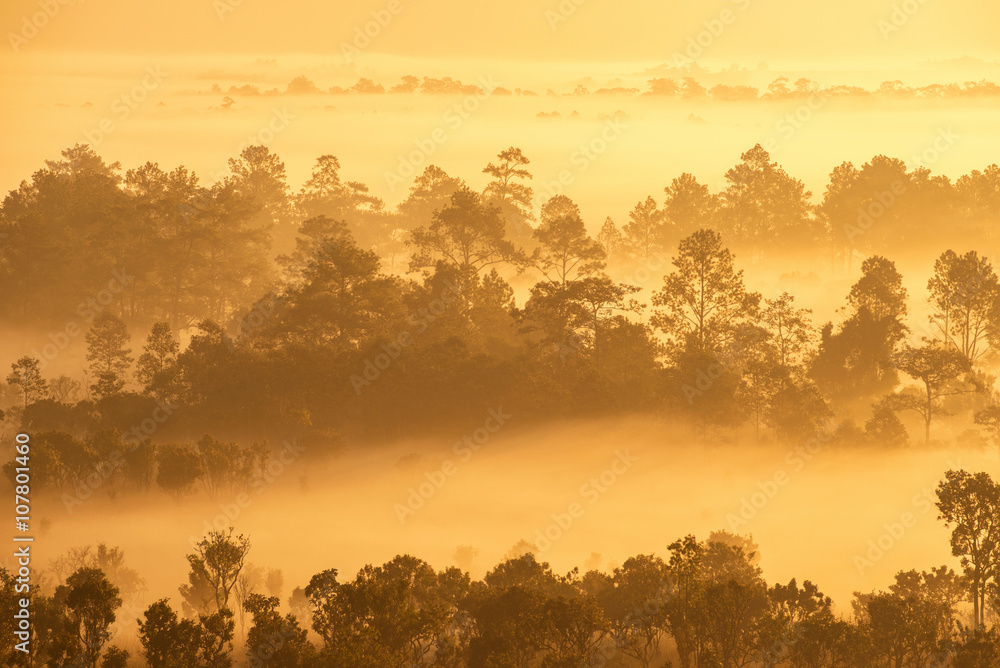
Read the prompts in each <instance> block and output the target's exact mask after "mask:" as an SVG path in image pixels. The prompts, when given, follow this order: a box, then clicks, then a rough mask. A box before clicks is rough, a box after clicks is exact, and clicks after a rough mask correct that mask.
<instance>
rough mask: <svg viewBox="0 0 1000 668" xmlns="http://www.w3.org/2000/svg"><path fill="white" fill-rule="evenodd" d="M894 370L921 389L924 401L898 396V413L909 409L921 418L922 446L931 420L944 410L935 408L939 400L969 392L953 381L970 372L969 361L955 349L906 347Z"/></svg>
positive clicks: (929, 346) (938, 346)
mask: <svg viewBox="0 0 1000 668" xmlns="http://www.w3.org/2000/svg"><path fill="white" fill-rule="evenodd" d="M896 364H897V366H898V367H899V368H900V369H901V370H902V371H903V372H904V373H906V374H907V375H909V376H910V377H912V378H914V379H915V380H918V381H921V382H922V383H923V385H924V388H923V400H920V401H918V400H917V397H916V396H914V395H913V394H907V393H905V391H904V392H903V393H900V394H899V395H898V396H899V402H900V403H899V404H898V405H897V406H898V409H906V408H911V409H913V410H916V411H917V412H918V413H920V415H921V417H923V418H924V444H925V445H927V444H929V443H930V440H931V420H932V418H933V417H934V415H935V414H941V413H942V411H943V409H942V408H941V407H940V406H938V405H937V402H938V400H939V399H940V398H942V397H946V396H952V395H955V394H965V393H967V392H969V391H970V390H969V388H968V387H966V386H963V385H960V384H957V383H956V382H955V381H956V380H957V379H958V377H959V376H961V375H962V374H965V373H968V372H969V371H971V370H972V368H971V364H970V362H969V358H968V357H966V356H965V355H964V354H963V353H962V352H961V351H959V350H956V349H955V348H950V347H949V348H946V347H944V346H941V345H937V344H933V343H931V344H926V345H923V346H921V347H919V348H914V347H912V346H905V347H904V348H903V350H902V351H900V353H899V354H898V355H896Z"/></svg>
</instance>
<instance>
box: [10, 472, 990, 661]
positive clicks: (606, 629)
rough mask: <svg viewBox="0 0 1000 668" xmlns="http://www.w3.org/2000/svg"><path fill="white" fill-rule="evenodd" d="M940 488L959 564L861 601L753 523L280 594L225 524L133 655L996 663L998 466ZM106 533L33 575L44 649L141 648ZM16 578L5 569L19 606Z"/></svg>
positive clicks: (122, 655)
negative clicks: (786, 568) (577, 557)
mask: <svg viewBox="0 0 1000 668" xmlns="http://www.w3.org/2000/svg"><path fill="white" fill-rule="evenodd" d="M936 505H937V508H938V511H939V513H940V515H939V517H940V519H942V520H943V521H944V522H945V524H946V525H947V526H948V527H949V528H951V530H952V534H951V545H952V553H953V555H954V556H956V557H959V558H960V560H961V565H962V572H961V573H956V572H955V571H954V570H952V569H950V568H948V567H947V566H941V567H937V568H932V569H931V570H930V571H922V572H918V571H916V570H909V571H900V572H898V573H897V574H896V576H895V581H894V582H893V583H892V584H891V585H890V586H889V587H888V589H887V590H878V591H872V592H868V593H863V592H855V595H854V600H853V601H852V604H851V607H852V614H851V615H837V614H835V612H834V610H833V605H832V601H831V599H830V598H829V597H827V596H825V595H824V594H823V593H822V591H821V590H820V589H819V587H818V586H817V585H816V584H814V583H813V582H811V581H809V580H805V581H803V582H801V584H800V583H799V582H798V581H797V580H796V579H794V578H793V579H792V580H790V581H789V582H788V583H787V584H782V583H775V584H768V583H767V582H766V581H765V580H764V578H763V575H762V572H761V569H760V566H759V561H760V556H759V554H758V552H759V548H758V546H757V545H756V544H755V543H754V542H753V540H752V538H750V537H745V536H738V535H735V534H732V533H730V532H727V531H717V532H713V533H712V534H711V535H710V536H709V538H708V539H707V540H705V541H699V540H697V539H696V538H695V536H692V535H688V536H685V537H683V538H681V539H678V540H676V541H674V542H673V543H671V544H670V545H669V546H668V547H667V554H666V556H665V557H660V556H657V555H656V554H640V555H636V556H633V557H631V558H629V559H626V560H625V561H624V563H622V564H621V565H620V566H617V567H615V568H613V569H612V570H610V572H603V571H600V570H597V569H590V570H587V571H586V572H583V573H581V572H580V570H579V569H576V568H574V569H573V570H572V571H570V572H569V573H567V574H565V575H560V574H558V573H556V572H554V571H553V570H552V568H551V567H550V565H549V564H548V563H545V562H540V561H539V560H538V559H537V558H536V556H535V550H534V548H533V547H532V546H530V545H528V544H526V543H525V542H524V541H522V542H521V543H520V544H519V545H516V546H514V548H512V549H511V551H510V553H508V555H507V556H506V557H505V558H504V560H503V561H502V562H501V563H499V564H497V565H496V566H495V567H493V568H492V569H490V570H489V571H488V572H487V573H486V575H485V577H484V578H483V579H482V580H473V579H472V578H471V577H470V574H469V572H468V567H469V564H470V563H471V561H472V559H474V558H475V556H476V555H477V550H475V548H472V547H471V546H462V547H460V548H458V549H457V550H456V551H455V555H454V558H455V560H456V562H458V563H459V564H460V565H461V566H464V568H463V567H456V566H452V567H448V568H445V569H444V570H441V571H437V570H435V569H434V568H433V567H432V566H431V565H430V564H428V563H427V562H425V561H423V560H421V559H418V558H416V557H413V556H410V555H399V556H397V557H395V558H394V559H392V560H391V561H389V562H387V563H385V564H382V565H381V566H374V565H371V564H369V565H366V566H364V567H363V568H361V569H360V571H359V572H358V573H357V575H356V576H355V577H354V578H353V579H351V578H346V579H342V578H341V577H340V574H339V573H338V571H337V570H336V569H335V568H331V569H327V570H323V571H322V572H319V573H317V574H315V575H314V576H312V578H311V579H310V580H309V582H308V584H306V585H305V586H304V587H296V588H295V589H294V590H293V591H292V593H291V595H290V596H289V598H288V599H287V610H289V612H285V613H284V614H283V608H282V604H281V600H280V593H281V589H282V584H283V578H282V576H281V573H280V571H274V570H272V571H270V572H268V573H267V574H266V575H265V574H264V572H263V570H262V569H260V568H256V567H253V566H252V565H250V563H249V561H248V556H249V554H250V550H251V541H250V538H249V537H246V536H243V535H239V534H235V532H234V529H233V528H232V527H230V528H228V529H223V530H214V529H213V530H210V531H209V532H208V534H207V535H206V536H205V537H204V538H203V539H202V540H201V541H199V542H198V543H197V544H195V545H194V546H193V547H194V549H193V551H192V552H191V553H190V554H189V555H187V561H188V564H189V567H190V569H189V574H188V582H187V583H185V584H183V585H181V586H180V588H179V590H178V593H179V595H180V596H179V599H180V604H181V605H180V611H181V612H180V614H179V613H178V610H177V609H176V608H175V606H174V605H172V604H171V601H170V599H167V598H164V599H160V600H158V601H156V602H154V603H152V604H151V605H149V606H148V607H146V608H145V610H144V611H142V612H141V615H140V614H139V613H138V610H135V614H136V619H135V622H136V624H137V635H138V639H139V644H140V645H141V651H140V652H138V655H139V656H138V657H135V658H138V659H139V660H140V661H142V663H141V664H140V665H145V666H149V667H150V668H173V667H178V668H180V667H182V666H183V667H184V668H191V667H196V666H203V667H205V668H229V667H230V666H232V665H234V663H235V664H238V665H246V666H253V667H260V668H264V667H266V668H295V667H297V666H303V667H305V666H338V667H340V666H353V667H357V668H364V667H366V666H370V667H371V668H386V667H387V666H399V667H403V666H440V667H452V668H463V667H465V666H495V667H500V666H510V667H518V668H528V667H529V666H545V667H557V666H562V667H566V668H569V667H571V666H572V667H574V668H575V667H579V666H643V667H644V668H649V667H650V666H670V665H678V666H681V667H682V668H751V667H753V668H757V667H765V666H766V667H769V668H779V667H789V668H878V667H882V666H893V667H894V668H926V667H928V666H942V667H945V666H951V667H953V668H992V667H995V666H996V665H997V664H998V662H1000V625H998V619H1000V588H998V584H1000V569H998V565H1000V533H998V531H1000V530H998V527H997V523H996V518H997V517H998V516H1000V485H998V484H997V483H996V482H994V481H993V480H992V478H990V476H989V475H987V474H985V473H969V472H966V471H948V472H947V474H946V476H945V479H944V480H942V481H941V482H940V484H939V485H938V487H937V500H936ZM99 547H100V549H99V550H98V553H97V555H90V554H89V551H88V550H82V551H81V550H78V551H77V554H76V555H75V556H76V563H80V564H81V565H80V566H79V567H78V568H77V569H76V570H75V571H73V573H72V574H71V575H69V576H68V577H66V578H65V581H64V582H62V581H60V584H58V585H57V586H56V587H55V589H54V592H53V593H52V594H51V595H44V594H40V593H38V592H34V593H33V594H32V608H31V609H32V614H33V627H32V628H33V636H32V647H33V651H34V654H33V660H34V662H35V663H33V664H30V665H80V666H90V667H92V668H96V666H98V662H100V666H102V668H115V667H117V668H122V667H124V666H126V665H128V664H127V661H128V660H129V653H128V652H127V651H126V650H124V649H122V648H121V647H120V646H118V645H115V644H112V642H113V641H114V640H115V634H116V630H117V629H118V627H116V626H115V622H116V619H117V618H118V616H119V615H120V614H121V613H120V612H119V608H120V607H121V606H122V595H121V594H122V589H123V588H124V587H126V586H129V585H130V586H131V588H132V589H133V590H134V588H135V581H136V575H135V573H134V571H131V569H128V568H127V567H124V563H123V560H124V557H123V555H122V554H121V553H120V551H118V550H115V549H108V548H107V547H106V546H103V545H102V546H99ZM71 556H72V555H71ZM14 583H15V580H14V577H13V576H12V575H11V574H10V573H9V572H7V571H6V570H0V609H2V610H5V611H7V612H8V613H9V614H13V611H14V609H15V606H16V594H15V590H14ZM970 603H971V610H970V609H969V608H970V605H969V604H970ZM130 610H134V608H131V607H130ZM970 613H971V614H970ZM237 620H238V621H239V628H240V631H239V632H237V630H236V629H237ZM5 628H8V629H9V626H8V627H5ZM7 633H8V635H10V638H8V639H7V640H11V638H12V637H13V636H12V631H11V630H8V631H7ZM12 646H13V642H5V643H3V644H2V647H3V650H2V651H3V652H5V653H6V656H5V657H4V658H5V663H4V665H10V666H22V665H29V662H28V661H27V660H26V658H25V657H24V656H23V655H19V653H18V652H16V651H12V650H11V649H10V648H11V647H12ZM237 646H238V647H239V651H234V648H236V647H237ZM664 661H666V663H663V662H664ZM674 661H676V662H677V663H676V664H674V663H673V662H674Z"/></svg>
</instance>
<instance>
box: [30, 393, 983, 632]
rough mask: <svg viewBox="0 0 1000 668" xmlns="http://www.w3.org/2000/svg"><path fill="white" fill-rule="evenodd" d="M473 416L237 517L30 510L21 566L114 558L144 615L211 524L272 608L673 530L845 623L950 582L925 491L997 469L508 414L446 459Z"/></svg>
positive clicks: (954, 454) (292, 473)
mask: <svg viewBox="0 0 1000 668" xmlns="http://www.w3.org/2000/svg"><path fill="white" fill-rule="evenodd" d="M496 409H497V410H498V411H500V412H502V407H499V406H498V407H496ZM489 417H490V415H489V414H488V413H486V412H484V415H483V425H477V426H474V427H473V428H471V429H470V430H469V432H468V433H466V434H455V436H454V439H452V440H451V441H447V442H407V443H397V444H394V445H390V446H384V447H373V448H369V449H366V450H364V451H361V450H357V449H353V450H352V449H348V450H347V451H346V452H345V453H344V454H342V455H341V456H339V457H334V458H330V459H328V460H327V461H326V462H325V463H323V464H317V463H316V462H315V461H312V460H311V459H309V458H308V457H307V456H306V455H303V456H302V458H301V459H299V460H298V461H296V462H294V463H293V464H291V465H290V466H288V467H287V468H286V469H285V470H284V471H283V472H280V473H279V474H278V475H277V476H275V479H274V481H273V482H272V483H271V484H269V485H267V486H266V487H265V488H263V489H260V488H256V489H254V490H251V492H250V494H249V499H250V501H249V503H247V502H246V500H245V499H244V500H243V505H244V506H245V507H244V508H239V501H240V500H239V499H238V498H237V495H236V494H223V495H221V496H220V498H218V499H217V500H215V501H209V500H207V499H206V498H203V497H201V496H199V497H197V498H190V499H187V500H184V501H183V502H181V503H180V504H178V503H177V502H174V501H172V500H170V499H167V498H165V497H160V496H155V495H150V496H146V497H139V498H136V497H127V498H124V499H120V500H119V501H117V502H111V501H109V500H108V499H107V498H100V499H99V498H97V497H98V496H100V494H101V493H100V492H98V493H97V494H96V495H95V497H94V498H92V499H91V500H89V501H87V502H85V503H84V504H83V505H82V506H79V507H76V508H75V509H74V512H73V513H72V514H68V513H67V511H66V510H65V509H64V507H63V506H62V505H61V504H60V503H59V502H58V500H51V501H49V502H46V503H45V504H44V505H41V504H40V505H39V506H38V514H37V516H38V517H46V518H47V519H48V520H49V521H50V522H51V525H50V526H49V528H48V531H47V534H46V535H45V536H41V537H39V539H38V542H37V543H36V546H35V549H36V563H37V564H40V565H41V564H47V563H48V561H49V560H50V559H52V558H54V557H57V556H58V555H60V554H62V553H64V552H65V551H66V550H67V549H69V548H71V547H74V546H80V545H85V544H91V545H94V544H96V543H98V542H105V543H108V544H109V545H117V546H120V547H122V548H123V549H124V551H125V555H126V559H127V562H128V565H129V566H131V567H132V568H135V569H137V570H138V571H139V572H140V573H141V575H142V577H143V578H145V580H146V583H147V585H148V592H147V594H146V596H145V600H144V601H142V602H141V604H140V606H139V607H140V609H144V607H145V605H148V603H149V602H152V601H154V600H156V599H158V598H161V597H171V598H172V599H173V601H174V603H175V605H178V604H179V596H178V593H177V587H178V586H179V585H180V584H182V583H184V582H185V581H186V578H187V570H188V567H187V562H186V561H185V558H184V556H185V554H187V553H188V552H189V551H190V545H191V541H192V540H196V539H198V538H199V537H200V536H201V535H202V534H203V533H204V532H205V531H206V529H207V525H208V524H209V523H212V522H217V524H218V526H224V525H226V524H228V520H227V519H226V512H227V511H228V513H229V514H230V515H232V516H233V518H234V521H233V524H234V525H235V527H236V529H237V531H238V532H242V533H245V534H248V535H249V536H250V537H251V540H252V544H253V547H252V550H251V553H250V558H249V561H250V562H252V563H254V564H256V565H259V566H262V567H267V568H281V569H282V570H283V572H284V582H285V585H284V590H283V591H282V600H283V602H285V601H287V597H288V595H289V594H290V592H291V590H292V589H293V588H294V587H296V586H304V585H305V584H307V583H308V581H309V578H310V577H311V576H312V575H313V574H315V573H317V572H319V571H321V570H323V569H327V568H331V567H332V568H337V569H338V570H339V572H340V573H341V579H351V578H353V576H354V574H355V573H356V571H357V569H358V568H359V567H361V566H362V565H364V564H365V563H376V564H380V563H382V562H384V561H387V560H389V559H391V558H392V557H393V556H394V555H396V554H401V553H410V554H413V555H416V556H418V557H421V558H423V559H425V560H427V561H429V562H430V563H431V564H432V565H433V566H434V567H435V568H437V569H443V568H445V567H447V566H450V565H455V561H454V559H453V553H454V551H455V548H456V547H458V546H460V545H470V546H472V547H474V548H477V549H478V550H479V555H478V556H477V557H476V559H475V560H474V561H473V563H472V575H473V577H482V575H483V574H484V573H485V571H486V570H488V569H490V568H492V567H493V566H494V565H495V564H496V563H498V562H499V561H500V560H502V558H503V557H504V555H505V554H506V553H507V552H508V550H510V549H511V548H512V546H514V545H515V544H516V543H518V542H519V541H520V540H522V539H525V540H528V541H530V542H532V543H536V544H537V543H539V541H538V536H539V534H538V532H542V535H543V536H546V534H547V536H546V538H545V540H544V541H541V547H543V548H546V549H543V550H541V551H540V552H539V558H540V559H541V560H545V561H548V562H550V563H551V564H552V566H553V567H554V569H555V570H556V571H557V572H566V571H569V570H570V569H571V568H573V567H574V566H580V567H581V569H583V567H584V566H586V567H587V568H593V567H595V566H597V567H599V568H600V569H602V570H604V569H611V568H613V567H614V566H615V565H618V564H621V563H622V562H623V561H624V560H625V559H626V558H628V557H629V556H632V555H635V554H639V553H649V552H656V553H658V554H660V555H661V556H666V555H667V545H668V544H669V543H670V542H672V541H673V540H675V539H677V538H679V537H682V536H683V535H685V534H688V533H694V534H696V535H697V536H698V537H699V538H701V539H704V538H707V536H708V534H709V532H711V531H713V530H715V529H731V530H734V531H735V532H736V533H742V534H752V535H753V538H754V539H755V540H756V541H757V542H758V543H759V544H760V552H761V556H762V559H761V562H760V565H761V567H762V568H763V571H764V575H765V577H766V578H767V580H768V581H769V582H771V583H775V582H779V581H784V582H787V580H788V579H790V578H792V577H795V578H798V579H799V581H802V580H803V579H810V580H813V581H814V582H816V583H817V584H818V585H819V586H820V587H821V589H822V590H823V591H824V592H825V593H827V594H828V595H830V596H832V597H833V598H834V601H835V603H836V604H837V606H838V609H839V611H841V612H844V613H848V612H849V611H850V605H849V604H850V599H851V594H852V592H853V591H855V590H862V591H870V590H872V589H875V588H886V587H888V585H889V584H891V582H892V581H893V575H894V574H895V573H896V572H897V571H899V570H901V569H903V570H908V569H911V568H916V569H918V570H921V569H930V568H931V567H933V566H936V565H940V564H943V563H947V564H949V565H952V566H954V567H956V568H957V567H958V564H957V560H956V559H954V558H952V557H951V556H950V549H949V542H948V538H949V532H948V530H947V529H946V528H945V527H944V525H943V523H942V522H940V521H939V520H938V519H937V512H936V509H935V508H934V507H933V500H934V498H935V497H934V494H933V490H934V487H935V486H936V484H937V482H938V481H939V480H940V479H941V478H942V477H943V473H944V472H945V471H946V470H947V469H949V468H958V467H962V468H966V469H969V470H986V471H988V472H990V473H992V474H994V475H996V473H997V470H998V468H1000V467H998V461H997V455H996V453H995V452H987V453H983V452H967V451H960V450H957V449H939V450H923V449H920V448H910V449H906V450H892V451H885V452H879V451H870V450H861V449H847V450H844V449H839V450H838V449H834V448H833V446H830V447H822V448H820V449H818V451H816V452H815V454H810V453H809V451H808V450H806V449H802V450H798V451H796V449H795V447H785V446H782V447H780V448H776V447H773V446H755V445H753V444H752V443H751V442H749V441H746V440H745V441H743V442H737V443H731V444H725V445H706V446H700V445H694V444H692V443H690V442H680V441H678V440H677V437H676V436H674V435H672V432H671V430H669V429H667V428H665V427H664V426H663V425H662V424H661V423H657V422H655V421H652V420H648V419H631V420H627V421H613V422H582V423H575V424H559V425H553V426H549V427H544V428H522V427H520V426H518V416H517V415H512V416H509V417H505V424H504V425H503V426H502V427H501V428H500V429H499V430H498V431H497V432H496V433H494V434H490V435H489V437H488V439H487V440H485V441H484V442H483V444H482V446H480V448H479V449H478V451H475V450H472V449H470V448H469V447H468V446H467V445H465V444H462V445H459V446H456V445H455V444H456V443H459V442H462V441H463V438H465V437H468V438H469V439H470V440H469V442H470V443H472V444H475V442H476V439H477V438H478V439H480V440H483V438H484V436H486V435H487V432H485V431H480V432H478V433H476V431H475V430H476V429H477V428H478V427H479V426H483V427H485V426H489V427H495V426H496V422H495V421H487V418H489ZM802 447H803V448H804V447H805V444H802ZM286 459H287V457H286ZM449 472H450V474H449ZM602 475H603V477H602ZM435 481H436V482H437V483H438V484H440V488H436V487H434V486H433V485H434V482H435ZM775 481H777V482H775ZM421 485H423V487H422V489H421ZM411 490H415V492H416V495H415V493H414V492H413V491H411ZM420 492H423V496H426V497H428V498H421V497H420V496H419V494H420ZM421 502H422V505H421ZM112 503H114V508H111V507H110V505H111V504H112ZM572 504H578V506H572ZM237 508H239V509H238V510H237ZM906 513H909V514H910V515H911V516H912V518H911V519H908V518H904V514H906ZM553 515H556V516H559V520H560V521H561V524H562V525H563V527H565V528H560V527H558V525H557V524H556V522H557V520H556V519H554V517H553ZM573 515H575V517H573ZM401 518H402V519H401ZM569 520H571V521H569ZM903 523H905V524H909V525H911V526H909V527H901V526H896V525H901V524H903ZM550 525H552V526H550ZM548 542H550V543H551V544H550V545H548V544H547V543H548ZM872 544H874V545H876V546H878V545H879V544H881V546H880V547H878V548H876V549H873V548H872ZM593 553H597V554H598V555H599V557H595V556H593ZM860 560H864V561H860Z"/></svg>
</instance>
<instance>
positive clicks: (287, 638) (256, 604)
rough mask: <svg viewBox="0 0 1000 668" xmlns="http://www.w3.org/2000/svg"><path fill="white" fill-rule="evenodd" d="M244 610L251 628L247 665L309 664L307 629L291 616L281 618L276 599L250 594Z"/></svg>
mask: <svg viewBox="0 0 1000 668" xmlns="http://www.w3.org/2000/svg"><path fill="white" fill-rule="evenodd" d="M244 607H245V608H246V610H247V612H249V613H250V614H251V615H253V626H251V627H250V631H249V633H247V657H248V663H249V665H251V666H259V667H260V668H298V667H299V666H305V665H308V664H307V661H309V660H310V659H311V658H312V656H313V647H312V645H310V644H309V641H308V640H307V638H306V630H305V629H303V628H301V627H300V626H299V621H298V620H297V619H296V618H295V617H294V616H293V615H291V614H288V615H285V617H282V616H281V614H280V613H279V612H278V599H277V598H276V597H273V596H272V597H265V596H263V595H261V594H250V596H249V597H248V598H247V601H246V603H245V604H244Z"/></svg>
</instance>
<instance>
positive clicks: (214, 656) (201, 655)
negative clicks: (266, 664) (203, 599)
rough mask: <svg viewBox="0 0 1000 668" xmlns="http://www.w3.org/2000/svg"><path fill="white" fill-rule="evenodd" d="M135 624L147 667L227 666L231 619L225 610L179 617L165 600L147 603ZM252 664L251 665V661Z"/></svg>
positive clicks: (220, 667)
mask: <svg viewBox="0 0 1000 668" xmlns="http://www.w3.org/2000/svg"><path fill="white" fill-rule="evenodd" d="M136 621H137V622H138V623H139V641H140V642H141V643H142V654H143V658H144V659H145V660H146V664H147V665H148V666H149V668H190V667H191V666H199V667H200V668H229V666H231V665H232V659H231V658H230V656H229V653H230V651H231V650H232V643H231V641H232V638H233V629H234V625H233V619H232V613H231V612H230V611H229V610H222V611H220V612H216V613H215V614H213V615H208V616H206V615H200V616H199V617H198V619H197V621H195V620H192V619H179V618H178V617H177V613H176V612H174V610H173V608H171V607H170V603H169V602H168V601H167V599H160V600H159V601H156V602H155V603H153V604H152V605H150V606H149V607H148V608H147V609H146V611H145V613H144V614H143V619H139V620H136ZM251 665H253V664H251Z"/></svg>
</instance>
